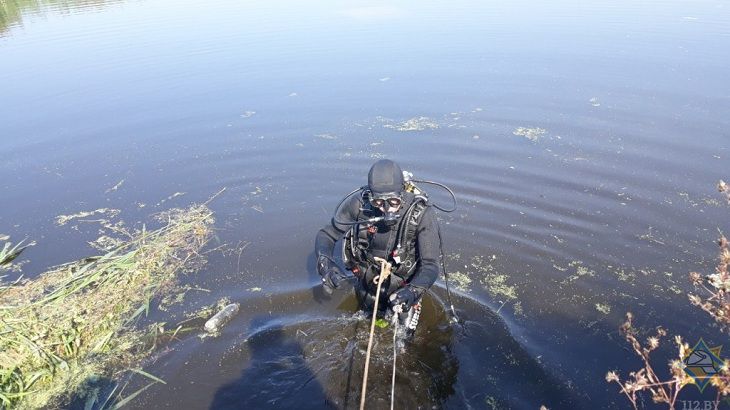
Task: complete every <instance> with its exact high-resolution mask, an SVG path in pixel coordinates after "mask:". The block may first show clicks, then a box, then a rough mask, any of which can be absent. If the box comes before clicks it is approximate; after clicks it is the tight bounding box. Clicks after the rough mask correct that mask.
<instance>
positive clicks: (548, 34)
mask: <svg viewBox="0 0 730 410" xmlns="http://www.w3.org/2000/svg"><path fill="white" fill-rule="evenodd" d="M0 13H1V14H0V73H2V78H3V89H2V93H1V96H0V108H1V109H0V124H2V127H1V128H0V130H1V131H0V135H1V140H2V144H1V145H0V155H1V156H2V158H3V159H2V162H0V187H2V195H0V209H1V210H2V211H1V212H0V234H7V235H10V236H11V237H12V238H13V239H14V240H19V239H22V238H25V237H28V238H30V239H34V240H36V241H37V242H38V245H37V246H35V247H34V248H32V249H31V250H30V251H29V252H28V253H27V255H26V256H27V258H28V259H29V260H30V262H29V263H27V264H26V265H24V272H25V273H26V274H28V275H33V274H34V273H37V272H40V271H42V270H43V269H44V268H46V267H48V266H51V265H54V264H57V263H61V262H65V261H68V260H71V259H73V258H79V257H83V256H87V255H88V254H89V253H90V252H91V251H90V249H89V247H88V246H87V245H86V243H85V241H87V240H92V239H94V238H95V237H96V236H98V235H97V229H98V227H96V226H95V225H93V224H92V223H84V222H77V223H74V224H69V225H66V226H62V227H59V226H56V225H55V224H54V219H55V217H56V216H58V215H61V214H70V213H74V212H78V211H90V210H94V209H98V208H104V207H108V208H116V209H120V210H121V215H120V217H121V218H122V219H124V220H127V221H138V220H145V218H147V217H148V216H149V215H150V214H152V213H154V212H157V211H159V210H161V209H166V208H169V207H172V206H184V205H186V204H189V203H191V202H194V201H203V200H205V199H207V198H208V197H209V196H210V195H212V194H213V193H215V192H217V191H218V190H219V189H220V188H222V187H227V191H226V193H225V194H224V195H223V196H222V197H220V198H218V199H217V200H216V201H215V202H214V203H213V204H212V207H213V208H214V210H215V211H216V213H217V221H218V225H217V226H218V228H219V231H218V233H217V242H216V243H214V244H212V246H211V248H213V247H215V246H218V245H220V244H224V243H227V244H230V245H231V246H232V247H234V248H235V247H238V248H236V249H234V250H230V249H229V250H228V251H226V250H225V249H223V250H218V251H215V252H212V253H210V254H209V255H208V256H209V263H208V264H207V265H206V267H205V268H204V270H203V271H202V272H199V273H197V274H193V275H188V276H186V277H185V278H184V279H183V281H184V282H185V283H187V284H190V285H191V286H194V287H195V288H196V289H197V290H196V289H194V290H191V291H189V292H187V294H186V297H185V300H184V302H183V306H184V307H185V308H186V309H194V308H196V307H200V306H203V305H206V304H210V303H213V302H215V301H217V300H219V299H220V298H222V297H227V298H229V299H231V300H232V301H236V302H239V303H241V304H242V313H241V314H240V315H239V316H238V317H237V318H236V319H235V320H234V321H233V322H231V323H230V325H229V326H228V327H226V328H225V330H224V331H223V333H222V334H221V335H220V336H219V337H217V338H204V339H201V338H198V337H195V336H188V337H185V338H183V339H182V340H180V341H178V342H175V343H173V344H171V345H170V347H169V349H166V350H165V351H163V352H161V353H160V354H159V356H158V357H157V358H156V360H155V361H154V362H152V363H150V364H149V365H148V366H147V367H146V369H147V370H148V371H150V372H151V373H154V374H156V375H158V376H160V377H161V378H163V379H165V381H166V382H167V384H166V385H156V386H154V387H151V388H150V389H149V390H147V391H146V392H145V394H144V395H143V396H142V397H141V398H140V399H139V400H137V401H135V402H134V403H133V406H136V407H140V408H147V407H174V408H177V407H185V408H206V407H214V408H226V407H228V408H233V407H236V408H261V407H278V408H291V407H313V408H325V407H334V408H353V407H356V406H357V405H358V404H359V391H360V382H361V377H362V368H363V360H364V349H365V346H366V342H367V340H366V337H367V328H368V322H367V319H366V318H364V317H362V316H360V315H358V314H357V313H356V308H355V305H354V299H353V297H352V295H351V292H349V291H342V292H339V293H336V294H335V295H334V296H333V297H332V298H327V297H325V296H324V295H322V294H321V292H319V289H318V278H317V276H316V273H315V272H314V266H313V265H314V264H313V259H312V250H313V242H314V235H315V233H316V231H317V230H318V229H319V227H321V226H322V225H323V224H325V223H327V222H328V221H329V218H330V215H331V213H332V211H333V208H334V206H335V204H336V203H337V202H338V201H339V199H340V198H341V197H342V196H343V195H344V194H346V193H347V192H349V191H350V190H352V189H354V188H355V187H357V186H360V185H362V184H364V183H365V181H366V175H367V170H368V168H369V166H370V164H371V163H372V162H374V161H375V160H376V159H378V158H382V157H388V158H392V159H395V160H397V161H399V162H400V163H401V164H402V166H403V168H405V169H407V170H410V171H412V172H413V173H414V174H415V175H416V176H417V177H421V178H426V179H433V180H437V181H440V182H443V183H445V184H447V185H449V186H450V187H451V188H452V189H453V190H454V191H456V193H457V195H458V199H459V201H460V207H459V210H458V211H457V212H455V213H452V214H442V215H441V218H442V224H443V225H442V228H443V234H444V240H445V243H444V247H445V251H446V252H447V267H448V268H449V271H451V272H453V275H454V280H455V282H458V284H457V285H458V286H457V287H458V290H457V292H456V296H455V300H454V302H455V305H456V308H457V311H458V314H459V316H460V318H461V323H460V324H458V325H452V324H449V322H448V320H447V318H446V314H445V311H444V309H445V307H444V302H443V301H444V298H445V293H444V292H443V290H442V288H440V287H439V288H438V289H436V290H435V294H434V295H432V296H429V298H428V303H427V309H426V311H425V313H424V316H423V323H421V326H420V327H419V330H418V333H417V336H416V342H415V343H414V344H413V345H412V346H411V347H410V348H409V349H408V350H407V351H406V352H405V353H403V354H402V355H400V356H399V357H398V360H399V366H398V373H397V376H398V377H397V380H398V381H397V389H396V403H397V407H400V408H414V407H421V408H430V407H449V408H464V407H467V408H469V407H471V408H506V407H509V408H537V407H539V405H541V404H545V405H547V406H548V407H549V408H596V407H604V408H615V407H625V406H628V402H627V401H625V400H624V399H623V398H622V397H620V395H619V394H618V392H617V390H616V387H614V386H609V385H607V384H606V383H605V381H604V375H605V373H606V371H607V370H609V369H619V370H620V371H621V373H622V374H624V375H625V374H626V373H627V372H628V371H630V370H636V369H637V368H638V367H639V362H638V360H637V359H636V358H634V357H633V356H632V355H631V354H630V352H629V351H628V350H627V345H626V344H625V343H624V342H623V341H622V340H621V337H620V336H619V335H618V332H617V328H618V326H619V324H620V323H621V321H622V318H623V316H624V314H625V312H626V311H633V312H634V313H635V314H636V315H637V317H638V324H639V325H640V326H642V327H644V328H652V327H655V326H658V325H663V326H665V327H667V328H668V329H669V330H670V332H671V333H672V334H675V333H676V334H682V335H684V336H685V338H686V339H688V340H689V341H692V342H693V341H695V340H697V339H699V338H700V337H704V338H705V340H706V341H708V343H709V344H713V343H714V344H715V345H717V344H722V343H724V342H726V340H727V339H726V338H723V337H721V336H720V335H719V334H718V333H717V332H716V331H715V330H712V329H711V328H710V327H709V326H708V324H709V321H708V320H707V317H706V316H705V315H704V314H701V313H699V312H698V311H697V309H695V308H692V307H690V306H689V304H688V302H687V295H686V293H687V292H689V291H691V285H690V284H689V281H688V280H687V279H686V274H687V273H688V272H689V271H692V270H698V271H704V272H709V270H710V269H711V268H712V264H713V261H714V257H715V254H716V246H715V245H714V240H715V238H716V236H717V229H718V228H719V229H720V230H723V231H727V224H726V221H727V216H728V212H729V210H730V209H729V208H728V206H727V205H726V204H725V203H724V202H723V200H722V198H720V197H719V196H718V195H717V193H716V192H715V188H714V187H715V184H716V183H717V181H718V180H719V179H721V178H725V179H727V178H729V176H728V174H727V168H726V167H727V165H726V164H727V158H728V156H730V150H729V149H730V140H729V139H728V129H730V120H728V118H730V94H728V90H729V89H728V74H727V66H728V62H730V24H729V23H730V10H728V5H727V4H726V3H725V2H722V1H692V2H670V1H652V2H642V3H636V2H620V3H616V2H613V3H610V4H608V3H606V4H592V5H588V4H585V3H584V2H572V1H563V2H559V3H557V4H556V3H550V4H549V5H548V4H546V5H540V4H535V3H533V2H507V3H504V4H496V3H489V2H487V3H483V2H455V3H454V2H450V3H436V2H426V3H424V2H396V3H377V2H356V3H348V4H344V3H340V2H319V3H317V4H306V5H305V4H303V3H300V2H276V1H275V2H239V1H213V2H192V1H175V2H172V1H166V0H138V1H110V2H102V1H94V0H89V1H27V2H25V1H19V2H10V3H3V4H0ZM115 187H116V188H115ZM430 193H431V196H432V198H433V199H434V200H435V201H441V202H444V203H445V202H446V201H447V200H448V197H447V196H446V195H444V194H443V192H439V191H438V190H433V189H432V190H430ZM246 243H248V245H247V246H246V247H245V249H243V251H241V252H239V250H240V249H241V247H242V246H243V245H244V244H246ZM177 313H180V312H177ZM168 315H169V314H168V313H165V312H154V313H153V317H152V318H151V320H170V321H171V322H172V321H174V318H173V319H170V318H169V316H168ZM390 337H391V333H390V330H389V329H385V330H382V331H379V332H378V335H377V340H378V344H377V345H376V348H375V352H374V359H373V360H374V362H373V364H372V366H371V373H370V374H371V379H370V382H369V386H370V389H371V391H370V393H369V395H368V400H369V403H370V404H371V406H372V407H373V408H386V407H387V406H388V405H389V400H390V365H391V359H392V357H391V347H392V346H391V345H390V343H391V342H390V340H391V339H390ZM669 354H671V350H669V349H664V350H663V351H660V352H659V354H658V359H657V360H658V362H659V363H664V362H666V360H667V359H668V357H669V356H668V355H669ZM706 395H707V394H706ZM686 397H688V398H693V399H697V398H698V397H700V396H699V394H698V393H695V392H688V393H687V396H686ZM649 401H650V400H649V399H647V405H650V404H649Z"/></svg>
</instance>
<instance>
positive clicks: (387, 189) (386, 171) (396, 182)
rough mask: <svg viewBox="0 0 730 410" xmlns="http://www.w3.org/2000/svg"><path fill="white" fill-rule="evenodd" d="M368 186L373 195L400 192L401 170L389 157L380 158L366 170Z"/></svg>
mask: <svg viewBox="0 0 730 410" xmlns="http://www.w3.org/2000/svg"><path fill="white" fill-rule="evenodd" d="M368 187H369V188H370V191H371V192H372V193H373V194H374V195H379V194H386V193H391V192H393V193H396V194H398V193H400V192H401V191H402V190H403V171H402V170H401V169H400V166H398V164H396V163H395V162H393V161H391V160H389V159H381V160H380V161H378V162H376V163H374V164H373V166H372V167H370V172H368Z"/></svg>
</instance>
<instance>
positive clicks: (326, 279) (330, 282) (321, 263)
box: [317, 255, 347, 294]
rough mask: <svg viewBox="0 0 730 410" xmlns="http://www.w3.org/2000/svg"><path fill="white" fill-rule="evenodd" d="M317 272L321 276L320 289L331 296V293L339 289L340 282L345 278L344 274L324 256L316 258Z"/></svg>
mask: <svg viewBox="0 0 730 410" xmlns="http://www.w3.org/2000/svg"><path fill="white" fill-rule="evenodd" d="M317 272H319V274H320V276H322V287H323V288H324V291H325V292H326V293H327V294H332V291H334V290H335V289H337V288H339V287H340V282H341V281H342V280H344V279H345V278H347V275H345V272H343V271H342V269H340V267H339V266H337V264H336V263H334V262H332V260H331V259H330V258H328V257H326V256H324V255H320V256H319V258H317Z"/></svg>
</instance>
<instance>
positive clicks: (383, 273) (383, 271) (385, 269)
mask: <svg viewBox="0 0 730 410" xmlns="http://www.w3.org/2000/svg"><path fill="white" fill-rule="evenodd" d="M375 260H376V261H379V262H380V275H378V276H377V277H376V279H377V280H378V288H377V289H376V290H375V304H374V306H373V320H372V321H371V323H370V339H369V340H368V351H367V354H366V355H365V374H364V375H363V377H362V390H361V391H360V410H364V409H365V390H366V389H367V386H368V370H369V368H370V352H371V350H372V348H373V335H374V334H375V321H376V319H377V316H378V301H379V300H380V285H381V284H382V283H383V282H384V281H385V279H387V278H388V276H389V275H390V268H391V265H390V263H388V261H386V260H385V259H381V258H375Z"/></svg>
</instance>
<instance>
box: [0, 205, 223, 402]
mask: <svg viewBox="0 0 730 410" xmlns="http://www.w3.org/2000/svg"><path fill="white" fill-rule="evenodd" d="M159 220H160V221H161V222H163V223H165V225H164V226H163V227H162V228H160V229H157V230H153V231H142V232H138V233H137V234H136V235H135V236H134V237H132V238H131V239H130V240H129V241H127V242H125V243H124V244H122V245H120V246H118V247H117V248H115V249H113V250H111V251H110V252H108V253H106V254H104V255H101V256H99V257H95V258H87V259H85V260H84V261H81V262H75V263H71V264H67V265H62V266H60V267H57V268H54V269H52V270H51V271H49V272H46V273H44V274H42V275H40V276H39V277H38V278H37V279H34V280H28V281H25V282H22V283H20V284H19V285H17V286H7V287H0V306H2V309H0V400H2V405H0V407H6V408H7V407H19V408H40V407H63V405H64V403H65V400H67V399H68V398H69V397H70V396H72V395H80V396H83V395H84V393H83V391H82V390H83V387H85V386H86V385H87V384H88V382H89V381H90V380H100V379H103V378H105V377H106V378H110V377H113V376H114V375H115V374H117V373H116V371H118V370H121V369H126V368H131V367H133V366H135V365H136V364H137V363H138V362H139V361H140V360H141V359H142V358H143V357H144V355H145V353H147V352H148V347H149V345H148V344H147V343H145V340H146V339H145V335H146V332H144V331H142V330H138V329H135V328H134V319H135V318H137V317H139V316H140V315H142V314H144V313H145V312H146V311H147V310H149V306H150V301H151V300H152V299H154V298H155V297H156V296H158V295H160V294H161V293H162V291H163V290H165V289H169V288H170V286H171V285H172V284H173V283H174V281H175V277H176V274H177V273H179V272H181V271H186V270H189V269H190V268H191V267H194V266H196V265H195V263H202V262H203V261H204V259H203V257H202V256H201V255H200V254H199V251H200V249H201V248H202V247H203V245H205V243H206V242H207V241H208V238H209V237H210V232H211V225H212V224H213V217H212V212H211V211H210V210H209V209H208V208H207V207H206V206H205V205H198V206H193V207H191V208H188V209H186V210H180V209H178V210H172V211H168V212H165V213H162V214H161V215H160V216H159ZM92 390H93V389H92ZM97 391H98V390H97ZM89 394H90V397H89V398H88V399H89V400H90V401H91V405H94V403H95V399H94V394H93V393H91V392H90V393H89ZM88 403H89V401H87V404H88Z"/></svg>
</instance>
